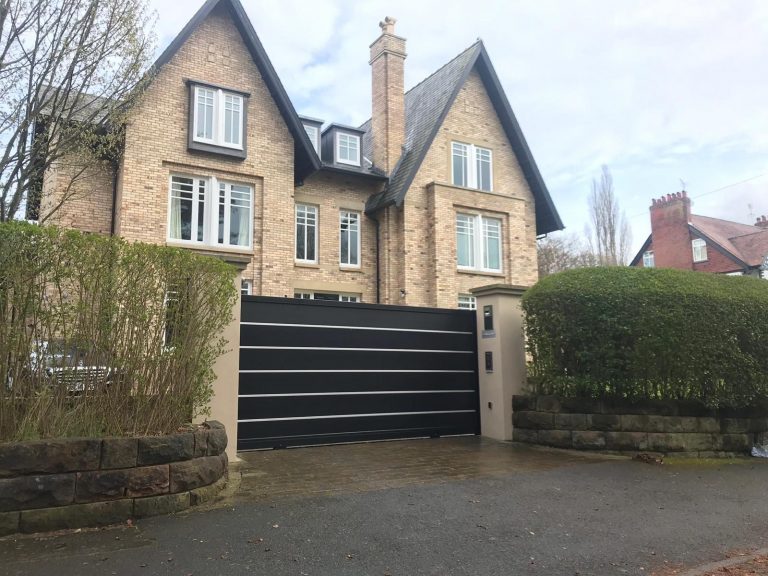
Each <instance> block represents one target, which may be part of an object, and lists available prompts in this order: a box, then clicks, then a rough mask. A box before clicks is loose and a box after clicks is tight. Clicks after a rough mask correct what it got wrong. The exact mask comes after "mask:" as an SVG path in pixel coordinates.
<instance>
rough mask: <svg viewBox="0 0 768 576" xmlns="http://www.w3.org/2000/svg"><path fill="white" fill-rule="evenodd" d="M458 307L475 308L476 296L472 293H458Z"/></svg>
mask: <svg viewBox="0 0 768 576" xmlns="http://www.w3.org/2000/svg"><path fill="white" fill-rule="evenodd" d="M459 309H461V310H477V298H475V297H474V296H472V294H459Z"/></svg>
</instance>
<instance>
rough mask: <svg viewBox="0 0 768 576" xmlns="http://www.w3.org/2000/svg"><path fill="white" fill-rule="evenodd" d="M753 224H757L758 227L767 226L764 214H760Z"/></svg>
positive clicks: (767, 219) (767, 220)
mask: <svg viewBox="0 0 768 576" xmlns="http://www.w3.org/2000/svg"><path fill="white" fill-rule="evenodd" d="M755 226H757V227H758V228H768V218H766V217H765V216H760V217H759V218H758V219H757V222H755Z"/></svg>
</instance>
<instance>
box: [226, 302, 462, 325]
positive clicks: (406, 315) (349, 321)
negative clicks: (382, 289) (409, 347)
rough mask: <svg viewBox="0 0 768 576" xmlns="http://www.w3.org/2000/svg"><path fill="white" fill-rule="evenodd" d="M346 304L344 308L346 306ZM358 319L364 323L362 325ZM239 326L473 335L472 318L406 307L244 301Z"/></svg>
mask: <svg viewBox="0 0 768 576" xmlns="http://www.w3.org/2000/svg"><path fill="white" fill-rule="evenodd" d="M345 304H346V305H345ZM361 319H362V320H363V322H362V323H361ZM240 320H241V322H262V323H264V322H266V323H278V324H284V323H288V324H320V325H340V326H361V325H362V326H368V327H385V328H404V329H417V330H448V331H466V332H472V331H473V329H474V323H475V314H474V312H471V311H469V310H440V309H430V308H416V307H405V306H381V305H372V304H352V305H350V304H348V303H340V302H321V301H303V302H302V301H300V300H294V299H292V298H268V297H250V298H248V297H243V305H242V313H241V317H240Z"/></svg>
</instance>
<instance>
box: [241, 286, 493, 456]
mask: <svg viewBox="0 0 768 576" xmlns="http://www.w3.org/2000/svg"><path fill="white" fill-rule="evenodd" d="M242 301H243V305H242V315H241V331H240V388H239V406H238V450H247V449H254V448H271V447H277V446H294V445H304V444H320V443H332V442H350V441H359V440H373V439H386V438H407V437H418V436H435V435H449V434H477V433H479V412H478V380H477V340H476V337H475V332H476V323H475V313H474V312H471V311H465V310H438V309H432V308H414V307H402V306H382V305H371V304H359V303H344V302H323V301H313V300H299V299H288V298H268V297H261V296H243V299H242Z"/></svg>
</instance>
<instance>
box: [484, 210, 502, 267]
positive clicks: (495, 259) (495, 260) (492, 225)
mask: <svg viewBox="0 0 768 576" xmlns="http://www.w3.org/2000/svg"><path fill="white" fill-rule="evenodd" d="M482 222H483V254H484V260H485V261H484V262H483V267H484V268H486V269H488V270H501V221H500V220H497V219H496V218H483V219H482Z"/></svg>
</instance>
